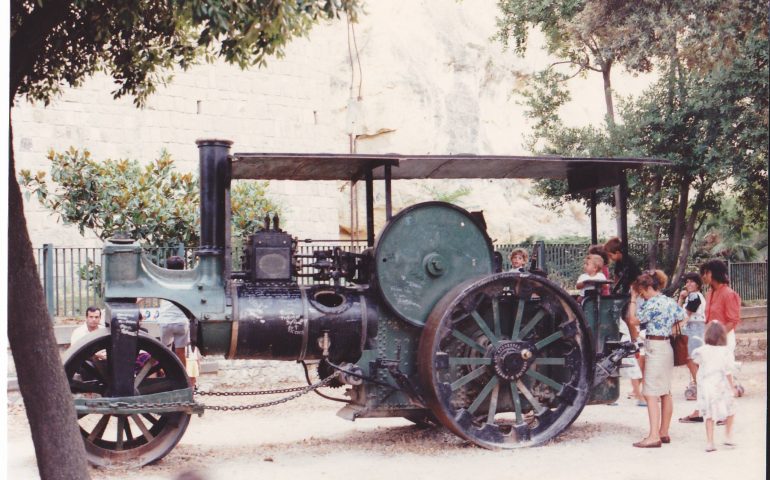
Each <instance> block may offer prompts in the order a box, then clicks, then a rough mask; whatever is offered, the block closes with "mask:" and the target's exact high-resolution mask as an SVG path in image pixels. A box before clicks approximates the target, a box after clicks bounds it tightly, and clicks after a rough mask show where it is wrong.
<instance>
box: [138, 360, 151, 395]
mask: <svg viewBox="0 0 770 480" xmlns="http://www.w3.org/2000/svg"><path fill="white" fill-rule="evenodd" d="M152 367H153V365H152V359H150V360H148V361H146V362H144V365H142V369H141V370H139V372H137V374H136V377H134V388H139V384H140V383H142V380H144V378H145V377H146V376H147V375H148V374H149V373H150V369H151V368H152Z"/></svg>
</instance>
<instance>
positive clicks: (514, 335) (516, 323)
mask: <svg viewBox="0 0 770 480" xmlns="http://www.w3.org/2000/svg"><path fill="white" fill-rule="evenodd" d="M523 315H524V300H523V299H520V300H519V303H517V304H516V317H515V318H514V320H513V330H511V340H518V339H519V338H521V337H520V336H519V330H520V329H521V317H522V316H523Z"/></svg>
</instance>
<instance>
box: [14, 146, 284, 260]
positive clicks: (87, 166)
mask: <svg viewBox="0 0 770 480" xmlns="http://www.w3.org/2000/svg"><path fill="white" fill-rule="evenodd" d="M48 159H49V160H50V161H51V180H52V181H53V182H55V183H54V185H55V187H53V186H52V185H49V182H48V181H47V180H46V173H45V172H43V171H40V172H38V173H37V174H35V175H32V174H31V173H30V172H29V171H28V170H22V171H21V174H20V178H19V181H20V182H21V184H22V185H23V186H24V187H26V188H27V192H26V195H27V196H29V195H31V194H34V195H35V196H36V197H37V199H38V201H40V203H41V204H42V205H43V206H45V207H46V208H47V209H48V210H50V211H52V212H55V213H57V214H58V215H59V217H60V218H61V219H62V220H63V221H64V222H65V223H67V224H74V225H77V227H78V229H79V230H80V233H81V234H84V233H85V231H86V230H89V231H91V232H93V233H95V234H96V236H97V237H99V238H100V239H102V240H106V239H107V238H110V237H112V236H114V235H115V233H117V232H121V231H122V232H126V233H128V234H129V235H130V236H131V238H135V239H138V240H139V241H141V242H142V243H144V244H145V246H148V247H168V246H175V245H178V244H183V245H195V244H197V243H198V238H199V233H198V228H197V227H198V225H199V223H200V219H199V218H198V213H199V203H200V202H199V200H200V199H199V195H198V179H197V178H196V177H195V176H194V175H193V174H190V173H185V174H182V173H179V172H177V171H176V170H175V168H174V162H173V160H172V159H171V156H170V155H169V154H168V153H167V152H165V151H164V152H162V153H161V155H160V158H158V159H157V160H155V161H153V162H151V163H149V164H147V165H145V166H141V165H140V164H139V162H137V161H136V160H106V161H103V162H99V161H96V160H94V159H93V158H92V157H91V155H90V153H89V152H88V151H87V150H85V151H82V152H81V151H79V150H76V149H75V148H70V149H69V150H67V151H65V152H63V153H57V152H54V151H51V152H49V154H48ZM268 183H269V182H266V181H265V182H235V183H234V184H233V187H232V189H231V198H232V200H231V205H232V215H233V218H232V223H233V226H234V230H235V232H234V233H235V235H236V236H241V235H244V234H247V233H251V232H253V231H255V230H257V229H259V227H260V226H261V225H262V219H263V218H264V216H265V214H266V213H280V208H279V207H278V206H277V205H276V204H275V203H274V202H272V201H271V200H270V199H269V198H267V196H266V188H267V185H268ZM51 188H54V189H55V190H53V191H52V190H51Z"/></svg>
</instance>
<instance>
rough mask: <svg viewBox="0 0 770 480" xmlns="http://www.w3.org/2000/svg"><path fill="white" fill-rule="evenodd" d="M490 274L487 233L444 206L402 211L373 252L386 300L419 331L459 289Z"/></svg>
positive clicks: (428, 205) (455, 209)
mask: <svg viewBox="0 0 770 480" xmlns="http://www.w3.org/2000/svg"><path fill="white" fill-rule="evenodd" d="M492 270H493V249H492V244H491V242H490V240H489V237H488V236H487V234H486V232H485V231H484V230H483V229H482V228H480V227H479V226H478V225H477V224H476V222H475V221H474V220H473V219H472V218H471V216H470V214H469V213H468V212H466V211H465V210H463V209H461V208H459V207H456V206H454V205H452V204H449V203H444V202H426V203H421V204H417V205H414V206H412V207H409V208H407V209H405V210H402V211H401V212H400V213H399V214H398V215H396V216H395V217H393V219H392V220H391V221H390V222H389V223H388V224H387V226H386V227H385V229H384V230H383V231H382V233H381V234H380V237H379V239H378V241H377V245H376V250H375V271H376V278H377V285H378V288H379V290H380V292H381V293H382V297H383V300H384V301H385V303H386V304H387V305H388V306H389V307H390V308H391V309H392V310H393V311H394V312H395V313H396V314H397V315H398V316H399V317H401V318H402V319H404V320H406V321H407V322H409V323H411V324H412V325H416V326H422V325H424V324H425V321H426V320H427V318H428V315H429V314H430V312H431V310H433V307H434V305H436V302H438V301H439V299H440V298H441V297H443V296H444V294H446V293H447V292H448V291H449V290H451V289H452V288H453V287H454V286H455V285H458V284H459V283H461V282H463V281H465V280H467V279H469V278H471V277H474V276H479V275H486V274H489V273H492Z"/></svg>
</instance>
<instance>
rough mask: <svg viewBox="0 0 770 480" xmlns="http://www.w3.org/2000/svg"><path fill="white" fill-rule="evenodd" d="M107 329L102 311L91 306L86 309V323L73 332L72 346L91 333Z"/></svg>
mask: <svg viewBox="0 0 770 480" xmlns="http://www.w3.org/2000/svg"><path fill="white" fill-rule="evenodd" d="M106 328H107V327H105V326H104V323H103V322H102V311H101V310H100V309H99V308H98V307H94V306H93V305H91V306H90V307H88V308H87V309H86V323H84V324H83V325H80V326H79V327H78V328H76V329H75V330H73V331H72V336H71V337H70V345H73V344H74V343H75V342H77V341H78V340H80V339H81V338H83V337H85V336H86V335H87V334H89V333H91V332H95V331H97V330H99V329H106Z"/></svg>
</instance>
